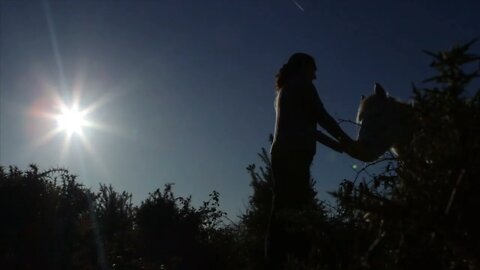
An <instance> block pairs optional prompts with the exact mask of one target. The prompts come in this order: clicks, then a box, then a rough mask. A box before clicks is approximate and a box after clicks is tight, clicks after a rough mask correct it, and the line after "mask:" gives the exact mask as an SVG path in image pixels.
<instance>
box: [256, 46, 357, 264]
mask: <svg viewBox="0 0 480 270" xmlns="http://www.w3.org/2000/svg"><path fill="white" fill-rule="evenodd" d="M316 70H317V68H316V65H315V60H314V59H313V57H311V56H310V55H308V54H305V53H296V54H294V55H292V56H291V57H290V59H289V60H288V62H287V63H286V64H285V65H283V67H282V68H281V69H280V71H279V72H278V74H277V75H276V94H277V95H276V99H275V111H276V123H275V134H274V139H273V143H272V146H271V150H270V153H271V157H272V164H271V165H272V171H273V182H274V189H273V195H274V196H273V203H272V204H273V207H272V212H271V217H270V224H269V228H268V232H267V239H266V246H265V256H266V265H267V268H268V269H281V267H282V265H284V263H285V262H286V256H287V254H288V255H292V256H293V257H296V258H297V259H305V258H306V257H307V256H308V254H306V253H308V252H309V251H310V250H309V249H310V246H309V245H310V244H309V242H310V241H309V240H308V239H302V238H305V237H301V236H299V235H298V234H297V235H292V234H291V233H289V232H288V229H286V228H287V227H288V224H286V220H285V218H284V217H285V216H288V215H290V214H292V213H294V212H298V211H302V210H305V209H312V207H313V205H314V203H315V202H314V196H315V194H314V193H313V191H312V189H311V186H310V185H311V177H310V166H311V164H312V160H313V156H314V155H315V152H316V141H320V142H322V143H323V144H325V145H327V146H329V147H331V148H333V149H334V150H336V151H339V152H342V150H341V149H342V144H341V143H340V142H342V143H343V142H346V141H347V140H350V138H349V137H348V135H346V134H345V133H344V132H343V131H342V129H341V128H340V127H339V126H338V124H337V122H336V121H335V120H334V119H333V118H332V117H331V116H330V115H329V114H328V113H327V111H326V110H325V109H324V107H323V104H322V102H321V101H320V98H319V96H318V93H317V90H316V89H315V86H314V85H313V83H312V81H313V80H314V79H316V75H315V72H316ZM317 124H319V125H320V126H321V127H323V128H324V129H325V130H326V131H327V132H328V133H330V135H332V136H333V137H334V138H335V139H336V140H334V139H331V138H330V137H328V136H326V135H324V134H323V133H321V132H319V131H317ZM337 140H338V141H337ZM290 216H291V215H290Z"/></svg>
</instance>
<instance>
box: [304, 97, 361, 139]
mask: <svg viewBox="0 0 480 270" xmlns="http://www.w3.org/2000/svg"><path fill="white" fill-rule="evenodd" d="M313 99H314V100H313V102H314V104H313V105H314V108H313V109H314V113H315V117H316V118H317V122H318V124H319V125H320V126H321V127H322V128H324V129H325V130H326V131H327V132H328V133H330V134H331V135H332V136H333V137H334V138H335V139H337V140H338V141H339V142H340V143H341V144H351V143H353V140H352V139H351V138H350V136H348V134H347V133H345V132H344V131H343V130H342V129H341V128H340V126H339V125H338V123H337V121H335V119H333V117H332V116H331V115H330V114H329V113H328V112H327V111H326V110H325V108H324V106H323V103H322V101H321V100H320V97H319V96H318V93H317V91H316V90H315V88H314V89H313Z"/></svg>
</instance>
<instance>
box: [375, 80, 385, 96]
mask: <svg viewBox="0 0 480 270" xmlns="http://www.w3.org/2000/svg"><path fill="white" fill-rule="evenodd" d="M373 92H374V93H375V95H378V96H381V97H385V98H386V97H387V92H385V89H383V87H382V86H381V85H380V84H379V83H377V82H375V86H374V88H373Z"/></svg>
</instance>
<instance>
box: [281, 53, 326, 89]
mask: <svg viewBox="0 0 480 270" xmlns="http://www.w3.org/2000/svg"><path fill="white" fill-rule="evenodd" d="M316 70H317V66H316V65H315V60H314V59H313V57H312V56H310V55H308V54H306V53H295V54H293V55H292V56H290V59H288V62H287V63H286V64H285V65H283V67H282V68H281V69H280V70H279V71H278V73H277V75H276V76H275V77H276V78H277V79H276V82H275V84H276V85H275V86H276V89H277V91H278V90H279V89H280V88H282V87H283V86H284V84H285V82H286V81H287V80H288V79H289V78H291V77H294V76H302V77H304V78H306V79H309V80H314V79H316V76H315V71H316Z"/></svg>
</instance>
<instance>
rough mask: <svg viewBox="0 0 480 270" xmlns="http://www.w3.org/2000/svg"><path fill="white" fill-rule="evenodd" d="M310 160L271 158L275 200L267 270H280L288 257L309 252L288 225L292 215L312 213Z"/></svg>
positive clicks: (302, 157)
mask: <svg viewBox="0 0 480 270" xmlns="http://www.w3.org/2000/svg"><path fill="white" fill-rule="evenodd" d="M312 159H313V155H312V154H307V153H301V152H290V153H282V154H281V155H278V154H277V155H272V171H273V178H274V198H273V203H272V211H271V216H270V221H269V227H268V231H267V237H266V247H265V248H266V252H265V253H266V260H267V265H268V266H269V269H281V267H282V266H283V265H284V264H285V262H286V260H287V255H289V254H290V255H292V256H295V257H297V258H301V257H303V255H306V254H302V253H307V252H308V250H307V251H305V249H307V248H308V249H309V245H308V243H307V242H308V241H307V239H304V238H305V237H304V236H302V235H301V233H299V232H298V231H297V230H295V228H294V227H292V225H293V224H291V223H292V219H293V218H294V217H295V215H298V214H300V212H301V211H304V210H307V209H311V207H312V205H313V203H314V196H315V194H314V192H313V189H312V187H311V183H310V182H311V177H310V166H311V163H312Z"/></svg>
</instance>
